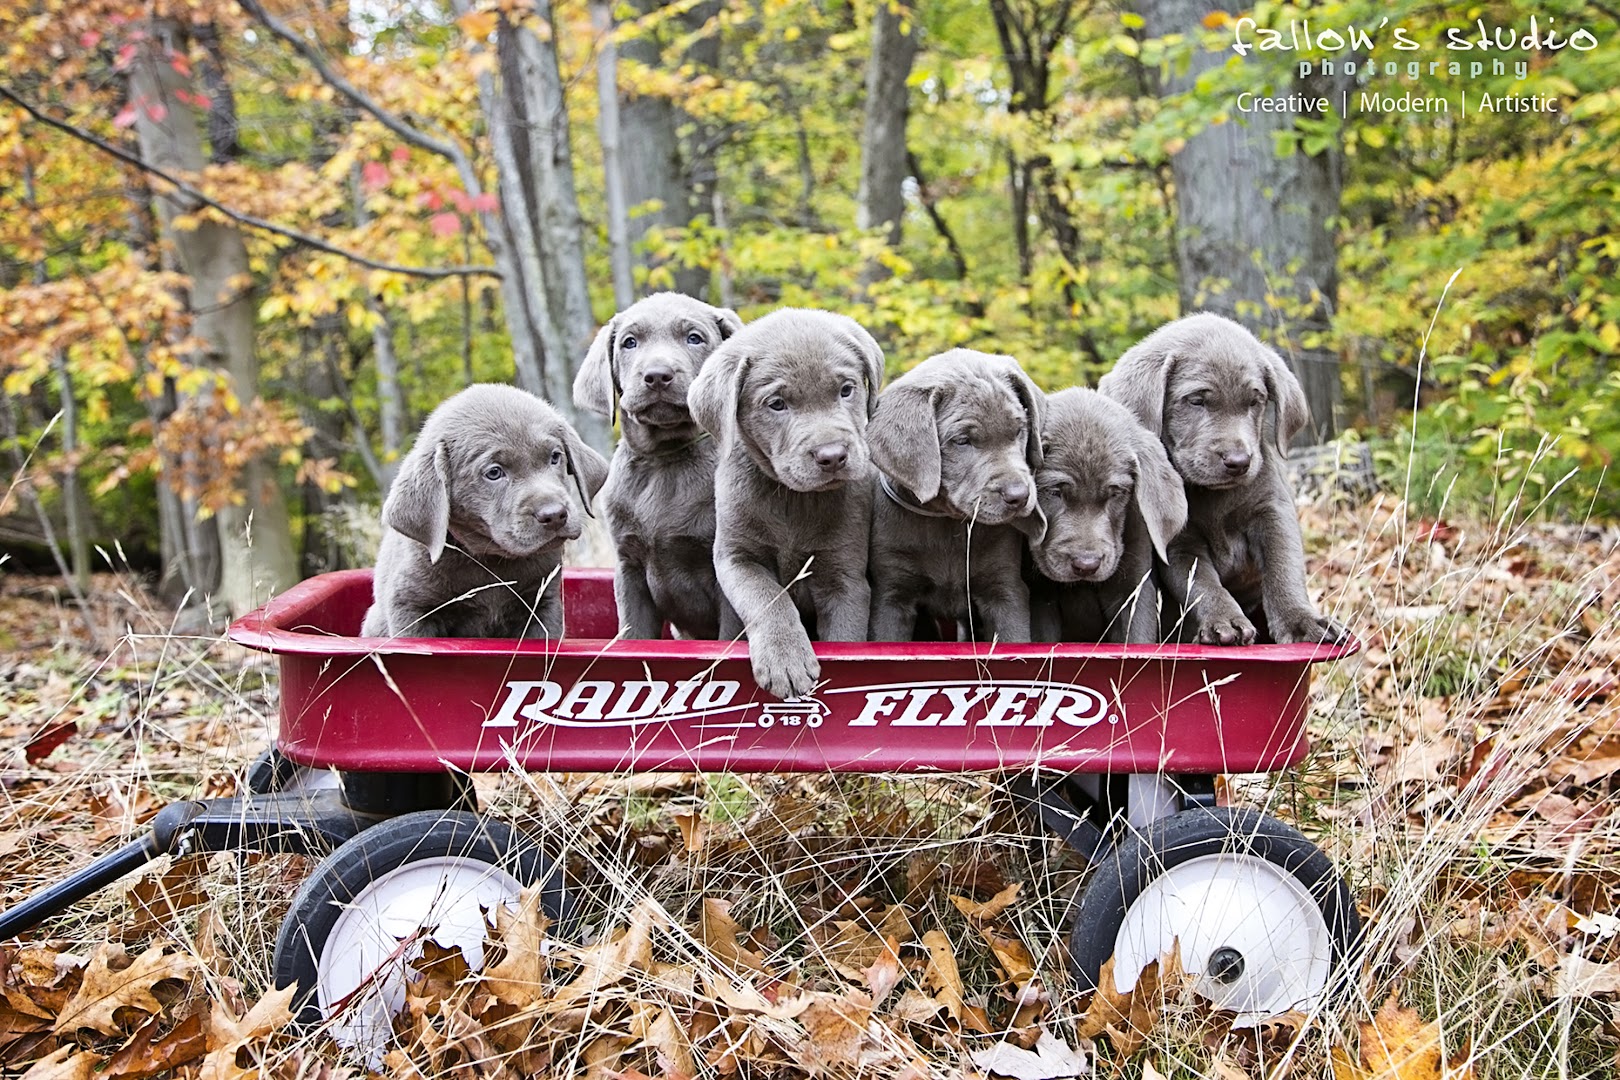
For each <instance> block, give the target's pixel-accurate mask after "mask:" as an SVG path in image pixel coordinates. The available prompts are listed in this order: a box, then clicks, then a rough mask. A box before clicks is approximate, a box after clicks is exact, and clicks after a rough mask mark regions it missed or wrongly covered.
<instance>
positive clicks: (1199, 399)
mask: <svg viewBox="0 0 1620 1080" xmlns="http://www.w3.org/2000/svg"><path fill="white" fill-rule="evenodd" d="M1208 402H1209V399H1208V398H1207V397H1205V396H1204V395H1203V394H1192V395H1190V396H1189V397H1188V398H1187V404H1189V405H1191V406H1193V407H1194V408H1198V409H1202V408H1203V407H1204V406H1205V405H1206V404H1208Z"/></svg>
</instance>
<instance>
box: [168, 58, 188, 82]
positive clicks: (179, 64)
mask: <svg viewBox="0 0 1620 1080" xmlns="http://www.w3.org/2000/svg"><path fill="white" fill-rule="evenodd" d="M169 66H170V67H172V68H174V73H175V74H176V75H179V76H181V77H182V78H186V79H189V78H191V61H190V60H188V59H186V58H185V56H183V55H182V54H180V53H174V54H173V55H172V56H170V57H169Z"/></svg>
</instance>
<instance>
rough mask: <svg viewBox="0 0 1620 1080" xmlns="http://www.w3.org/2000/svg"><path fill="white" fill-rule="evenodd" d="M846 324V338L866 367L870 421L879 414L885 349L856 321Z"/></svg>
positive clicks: (850, 320)
mask: <svg viewBox="0 0 1620 1080" xmlns="http://www.w3.org/2000/svg"><path fill="white" fill-rule="evenodd" d="M845 322H846V323H847V324H848V326H847V328H846V330H845V337H846V338H847V339H848V341H849V343H850V344H851V345H853V346H855V351H856V352H858V353H859V354H860V356H861V360H862V361H863V362H864V363H865V365H866V418H867V419H868V420H870V419H871V418H872V417H873V416H874V415H876V413H877V406H878V389H879V388H880V387H881V386H882V385H883V347H882V346H880V345H879V344H878V343H877V339H876V338H874V337H873V336H872V335H871V334H869V333H867V332H866V328H865V327H864V326H862V325H861V324H860V323H858V322H856V321H855V320H854V319H846V320H845Z"/></svg>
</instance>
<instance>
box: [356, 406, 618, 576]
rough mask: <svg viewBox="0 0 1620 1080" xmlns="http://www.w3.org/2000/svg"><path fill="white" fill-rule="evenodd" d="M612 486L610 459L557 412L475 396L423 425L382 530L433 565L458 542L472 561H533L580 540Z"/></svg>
mask: <svg viewBox="0 0 1620 1080" xmlns="http://www.w3.org/2000/svg"><path fill="white" fill-rule="evenodd" d="M606 479H607V462H606V461H605V460H604V459H603V457H602V455H601V454H598V453H597V452H596V451H595V450H592V449H591V448H590V447H589V446H587V445H585V443H584V441H583V440H581V439H580V437H579V435H577V434H576V433H575V432H574V429H573V428H571V427H569V426H568V424H567V422H566V421H564V420H563V418H562V417H561V416H559V415H558V414H557V412H556V410H554V409H552V407H551V406H549V405H547V404H546V403H545V402H543V401H541V400H540V399H539V398H537V397H535V396H534V395H533V394H530V393H527V392H525V391H523V390H519V389H517V388H516V387H514V386H499V385H495V384H490V383H484V384H479V385H477V386H469V387H468V388H467V389H465V390H463V391H461V393H459V394H456V395H455V396H454V397H451V398H449V399H447V400H446V401H444V402H443V403H442V404H441V405H440V406H439V407H438V408H437V409H434V410H433V413H432V415H430V416H429V417H428V418H427V422H426V423H424V424H423V425H422V433H421V435H419V436H418V437H417V440H416V445H415V446H414V447H412V448H411V452H410V453H409V454H407V455H406V456H405V459H404V461H402V462H401V463H400V469H399V475H398V476H397V477H395V479H394V485H393V488H392V489H391V490H390V491H389V493H388V499H387V500H386V501H385V502H384V503H383V524H385V525H387V526H388V527H389V528H391V529H393V530H394V531H395V532H398V533H401V534H403V535H405V536H408V537H410V538H411V539H412V540H415V541H416V542H418V543H420V544H422V545H424V546H425V547H426V548H427V549H428V558H429V559H430V560H432V561H433V562H438V561H439V556H440V555H441V554H443V552H444V547H445V544H446V542H447V541H448V540H451V539H453V540H455V542H456V543H457V544H458V545H459V546H461V547H462V549H463V550H465V551H466V552H467V554H469V555H474V556H495V557H500V558H509V559H515V558H526V557H528V556H531V555H535V554H538V553H540V552H542V551H546V550H549V549H552V548H555V547H558V546H559V545H561V544H562V542H563V541H564V540H572V539H574V538H575V537H577V536H579V534H580V513H581V511H582V510H583V512H584V513H587V514H588V513H590V501H591V499H592V498H594V497H595V496H596V493H597V491H599V490H600V489H601V487H602V483H603V481H605V480H606ZM574 495H577V496H578V498H579V502H580V505H578V506H575V505H573V502H572V498H571V496H574Z"/></svg>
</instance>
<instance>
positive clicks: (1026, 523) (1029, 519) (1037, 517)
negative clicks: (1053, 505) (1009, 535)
mask: <svg viewBox="0 0 1620 1080" xmlns="http://www.w3.org/2000/svg"><path fill="white" fill-rule="evenodd" d="M1011 525H1012V527H1013V528H1015V529H1017V530H1018V531H1019V532H1021V533H1023V534H1024V536H1026V537H1027V538H1028V539H1029V542H1030V543H1031V544H1039V543H1041V542H1042V541H1043V540H1045V539H1046V511H1044V510H1042V509H1041V504H1040V502H1039V500H1037V501H1036V503H1035V509H1034V510H1032V511H1030V512H1029V513H1028V514H1027V515H1025V516H1024V517H1021V518H1013V519H1012V522H1011Z"/></svg>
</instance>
